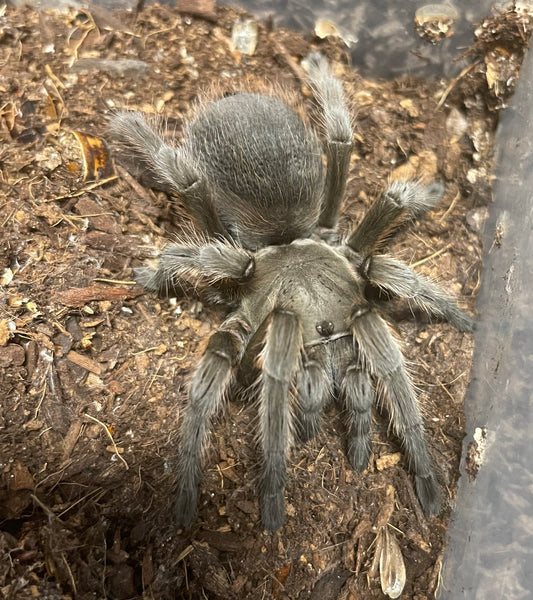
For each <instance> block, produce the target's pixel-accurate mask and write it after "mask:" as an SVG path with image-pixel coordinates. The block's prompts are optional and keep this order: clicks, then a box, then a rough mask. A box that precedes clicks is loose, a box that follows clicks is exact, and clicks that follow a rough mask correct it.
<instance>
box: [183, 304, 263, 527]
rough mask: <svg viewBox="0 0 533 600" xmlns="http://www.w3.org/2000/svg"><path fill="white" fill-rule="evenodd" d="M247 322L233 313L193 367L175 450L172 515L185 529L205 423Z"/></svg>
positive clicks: (224, 386)
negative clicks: (175, 466)
mask: <svg viewBox="0 0 533 600" xmlns="http://www.w3.org/2000/svg"><path fill="white" fill-rule="evenodd" d="M251 333H252V332H251V326H250V324H249V323H248V321H247V320H246V319H245V318H244V317H242V316H240V315H238V314H234V315H233V316H231V317H229V318H228V319H227V320H226V321H224V323H223V324H222V325H221V327H220V328H219V330H218V331H217V332H215V333H214V334H213V335H212V336H211V337H210V339H209V342H208V345H207V349H206V351H205V354H204V355H203V357H202V359H201V360H200V363H199V364H198V367H197V368H196V370H195V372H194V375H193V378H192V382H191V386H190V390H189V402H188V404H187V406H186V407H185V411H184V416H183V421H182V424H181V430H180V433H181V435H180V446H179V451H178V461H177V465H178V472H177V475H178V490H177V497H176V503H175V514H176V520H177V522H178V525H181V526H183V527H185V528H189V527H190V526H191V524H192V522H193V520H194V517H195V515H196V510H197V506H198V497H199V494H200V482H201V479H202V471H201V460H202V454H203V450H204V447H205V445H206V443H207V439H208V435H209V425H210V423H211V420H212V418H213V416H214V415H215V414H216V413H217V412H218V411H219V409H220V406H221V404H222V401H223V399H224V397H225V395H226V392H227V390H228V388H229V385H230V383H231V380H232V376H233V372H234V369H235V367H236V365H237V364H238V363H239V361H240V359H241V358H242V355H243V353H244V349H245V348H246V345H247V343H248V341H249V339H250V336H251Z"/></svg>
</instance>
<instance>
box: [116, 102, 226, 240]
mask: <svg viewBox="0 0 533 600" xmlns="http://www.w3.org/2000/svg"><path fill="white" fill-rule="evenodd" d="M109 129H110V131H111V133H112V134H113V135H114V136H116V138H117V139H118V140H120V144H121V146H122V148H124V149H125V150H127V151H130V152H131V153H132V154H133V155H134V156H135V158H136V160H138V161H140V162H141V163H142V166H144V167H145V168H146V169H148V171H149V172H150V173H151V175H152V176H153V177H154V178H155V180H156V181H158V182H159V183H160V184H162V185H163V186H165V187H166V188H168V190H169V191H170V190H171V191H174V192H176V193H177V194H178V195H179V197H180V199H181V200H182V202H183V203H184V204H185V207H186V209H187V211H188V213H189V214H190V215H191V217H192V218H193V219H194V220H195V221H196V223H197V225H198V227H199V228H200V229H202V230H203V231H205V232H206V233H207V234H208V235H210V236H215V235H221V236H223V237H228V233H227V231H226V230H225V228H224V226H223V225H222V223H221V222H220V219H219V218H218V215H217V212H216V208H215V203H214V199H213V192H212V189H211V186H210V185H209V181H208V180H207V178H206V177H205V175H203V174H202V173H201V172H200V171H199V170H198V169H197V167H196V166H195V163H194V157H192V156H190V155H189V153H188V152H187V151H186V150H185V149H184V148H180V147H173V146H169V145H168V144H165V142H164V141H163V139H162V138H161V136H160V135H159V134H158V132H157V131H156V129H155V128H154V127H152V126H151V125H150V124H149V123H148V122H147V121H146V119H145V118H144V117H143V115H142V114H141V113H135V112H130V113H128V112H123V113H118V114H116V115H114V116H113V118H112V119H111V121H110V122H109Z"/></svg>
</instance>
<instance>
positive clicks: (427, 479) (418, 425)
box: [351, 307, 440, 515]
mask: <svg viewBox="0 0 533 600" xmlns="http://www.w3.org/2000/svg"><path fill="white" fill-rule="evenodd" d="M351 327H352V332H353V335H354V338H355V341H356V342H357V346H358V351H359V355H360V357H361V359H362V364H363V365H364V367H365V368H366V369H367V370H368V371H369V372H370V374H371V375H372V376H373V377H375V378H376V379H377V382H378V386H379V388H378V389H379V390H380V392H382V394H383V400H384V402H385V405H386V407H387V410H388V412H389V415H390V420H391V425H392V429H393V431H394V433H395V434H396V435H397V436H398V438H399V439H400V441H401V443H402V447H403V449H404V453H405V457H406V459H407V464H408V466H409V469H410V470H411V472H412V473H413V474H414V476H415V488H416V493H417V496H418V499H419V501H420V504H421V506H422V508H423V509H424V511H425V513H426V514H428V515H432V514H436V513H437V512H438V511H439V508H440V491H439V485H438V482H437V478H436V477H435V473H434V471H433V461H432V459H431V456H430V454H429V451H428V449H427V446H426V440H425V435H424V423H423V420H422V416H421V414H420V409H419V406H418V399H417V397H416V394H415V391H414V386H413V383H412V381H411V378H410V377H409V375H408V373H407V370H406V368H405V365H404V359H403V355H402V353H401V351H400V348H399V345H398V343H397V342H396V340H395V339H394V337H393V336H392V334H391V332H390V329H389V326H388V325H387V323H386V322H385V321H384V320H383V319H382V317H380V316H379V315H378V314H377V313H376V312H374V311H372V310H361V308H360V307H354V311H353V314H352V318H351Z"/></svg>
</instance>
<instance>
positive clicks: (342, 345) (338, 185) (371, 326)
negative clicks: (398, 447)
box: [111, 54, 472, 531]
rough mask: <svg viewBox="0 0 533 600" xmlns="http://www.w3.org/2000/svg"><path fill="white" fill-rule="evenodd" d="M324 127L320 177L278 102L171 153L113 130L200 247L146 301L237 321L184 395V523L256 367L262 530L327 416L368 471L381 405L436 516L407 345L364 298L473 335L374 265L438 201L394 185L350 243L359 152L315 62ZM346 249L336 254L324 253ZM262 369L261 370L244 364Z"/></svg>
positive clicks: (384, 265)
mask: <svg viewBox="0 0 533 600" xmlns="http://www.w3.org/2000/svg"><path fill="white" fill-rule="evenodd" d="M308 65H309V68H308V74H309V82H310V84H311V87H312V88H313V90H314V91H315V95H316V97H317V98H318V100H319V104H320V105H321V110H322V113H323V120H324V125H325V133H326V141H325V154H326V168H325V173H324V167H323V158H322V146H321V143H320V142H319V140H318V138H317V136H316V134H315V133H314V132H313V131H312V130H311V129H310V128H309V127H308V126H307V125H306V124H304V122H303V121H302V119H301V118H300V117H299V116H298V115H297V114H296V113H295V112H293V110H292V109H291V108H289V107H288V106H287V104H285V103H284V102H282V101H281V100H280V99H278V98H275V97H270V96H266V95H260V94H251V93H239V94H235V95H229V96H226V97H223V98H220V99H218V100H216V101H213V102H211V103H210V104H208V105H207V106H205V107H204V108H203V110H201V111H200V112H199V113H198V114H197V116H196V117H195V118H194V119H193V120H192V121H191V122H189V123H188V125H187V128H186V132H185V140H184V142H183V143H182V145H181V146H179V147H174V146H170V145H167V144H166V143H165V142H164V141H163V139H162V138H161V137H160V135H159V134H158V133H157V132H156V131H155V130H154V129H153V128H152V127H151V126H150V125H149V124H148V123H147V122H146V121H145V119H144V118H143V117H142V116H141V115H139V114H136V113H122V114H118V115H115V116H114V117H113V119H112V121H111V131H112V133H113V134H114V136H115V137H116V138H117V140H118V141H119V143H120V144H121V146H122V147H123V148H124V149H125V150H128V151H130V152H131V153H132V154H133V156H134V157H135V159H136V160H137V166H140V167H141V169H144V170H147V171H148V173H149V175H150V176H151V177H152V178H155V179H156V180H158V182H159V184H160V185H162V186H163V187H165V188H167V189H169V190H172V191H174V192H175V193H177V194H178V195H179V198H180V199H181V201H182V202H183V204H184V205H185V207H186V209H187V210H188V211H189V213H190V214H191V215H192V217H194V219H195V220H196V222H197V224H198V225H199V226H200V227H201V229H202V230H203V232H205V234H206V240H205V241H203V242H202V241H199V240H196V241H195V240H191V239H186V240H183V241H178V242H177V243H172V244H170V245H168V246H167V247H166V249H165V250H164V251H163V253H162V255H161V257H160V259H159V267H158V269H157V270H150V269H146V268H141V269H139V270H137V273H136V278H137V281H139V283H142V284H143V285H144V286H145V287H146V288H147V289H149V290H152V291H165V290H166V289H168V288H169V287H170V288H171V287H177V288H181V289H184V286H185V289H187V286H190V287H191V288H192V287H194V288H196V289H199V290H203V291H204V292H207V294H208V297H209V298H210V299H211V300H212V301H216V302H222V303H225V304H226V305H227V306H228V307H229V308H230V309H231V311H230V313H229V316H228V317H227V318H226V320H225V321H224V322H223V323H222V325H221V326H220V328H219V329H218V331H217V332H216V333H214V334H213V335H212V336H211V338H210V339H209V343H208V345H207V349H206V351H205V353H204V355H203V357H202V358H201V360H200V362H199V364H198V366H197V367H196V370H195V372H194V375H193V377H192V382H191V385H190V392H189V401H188V404H187V406H186V408H185V411H184V416H183V420H182V423H181V431H180V435H181V438H180V445H179V448H178V467H177V468H178V490H177V499H176V505H175V507H176V516H177V520H178V523H179V524H180V525H182V526H185V527H189V526H190V525H191V523H192V522H193V519H194V517H195V514H196V510H197V503H198V497H199V489H200V482H201V460H202V454H203V450H204V448H205V446H206V443H207V440H208V436H209V427H210V422H211V419H212V417H213V416H214V415H215V414H216V413H217V412H218V411H219V409H220V408H221V406H222V404H223V402H224V399H225V397H226V396H227V395H228V391H229V389H230V386H231V384H232V382H233V380H234V379H235V378H236V375H237V373H238V372H239V370H240V371H247V370H249V367H250V365H252V364H254V363H255V366H256V367H258V373H259V374H258V377H257V379H256V384H255V385H254V386H252V389H253V390H254V392H255V394H256V396H257V400H258V413H259V424H258V427H259V444H260V449H261V452H262V459H261V463H260V472H259V496H260V508H261V515H262V521H263V524H264V526H265V527H266V528H267V529H269V530H271V531H276V530H277V529H279V528H280V527H281V525H282V524H283V522H284V518H285V511H284V495H283V492H284V487H285V481H286V464H287V455H288V452H289V449H290V447H291V444H292V441H293V438H294V437H295V436H296V437H298V438H299V439H301V440H307V439H309V438H311V437H313V436H314V435H315V434H316V433H317V430H318V428H319V423H320V417H321V412H322V408H323V406H324V404H325V402H326V401H327V400H328V399H329V398H330V397H331V396H333V395H334V396H336V397H337V398H338V400H339V401H340V403H341V405H342V407H343V410H344V414H345V415H346V429H347V431H346V435H347V454H348V458H349V460H350V463H351V464H352V465H353V467H354V468H355V469H356V470H358V471H361V470H363V469H365V468H366V467H367V465H368V461H369V458H370V454H371V426H372V419H371V413H372V406H373V404H374V402H375V401H376V397H379V398H380V399H381V398H382V399H383V401H384V403H385V406H386V407H387V410H388V413H389V415H390V419H391V424H392V428H393V431H394V433H395V434H396V435H397V436H398V438H399V439H400V441H401V443H402V446H403V451H404V454H405V457H406V459H407V463H408V465H409V467H410V469H411V471H412V472H413V474H414V478H415V484H416V492H417V495H418V498H419V500H420V503H421V505H422V507H423V509H424V510H425V511H426V513H428V514H433V513H435V512H437V511H438V510H439V506H440V494H439V485H438V482H437V479H436V477H435V474H434V470H433V466H432V460H431V457H430V454H429V452H428V450H427V447H426V442H425V438H424V425H423V421H422V418H421V415H420V410H419V407H418V401H417V397H416V394H415V391H414V388H413V383H412V381H411V379H410V377H409V374H408V372H407V370H406V368H405V361H404V358H403V356H402V353H401V351H400V347H399V345H398V342H397V341H396V339H395V337H394V335H393V334H392V333H391V330H390V328H389V325H388V324H387V322H386V321H385V319H384V318H383V316H381V314H380V312H379V310H378V308H377V306H376V305H375V303H373V302H372V301H371V300H370V299H369V298H367V295H365V291H366V288H367V286H371V287H372V288H374V289H375V288H377V289H378V290H381V291H383V292H385V293H386V294H389V295H394V296H398V297H402V298H407V299H409V301H410V302H411V303H412V304H413V305H415V306H416V307H418V308H420V309H422V310H424V311H426V312H427V313H428V314H429V315H433V316H437V317H439V318H441V319H445V320H447V321H449V322H450V323H452V324H453V325H454V326H455V327H457V328H458V329H459V330H461V331H471V329H472V320H471V318H470V317H469V316H468V315H467V314H466V313H465V312H463V311H462V310H461V309H459V308H458V307H457V306H456V305H455V303H454V301H453V300H452V299H451V298H450V297H449V296H448V295H447V294H446V293H444V292H443V290H442V289H441V288H440V287H439V286H438V285H437V284H436V283H434V282H432V281H430V280H429V279H427V278H425V277H423V276H421V275H417V274H416V273H414V272H413V271H412V270H411V269H410V268H409V267H408V266H406V265H405V264H403V263H402V262H400V261H398V260H396V259H394V258H392V257H390V256H387V255H384V254H376V251H379V250H380V249H381V248H382V246H383V243H384V241H385V240H386V239H387V238H389V237H390V235H391V234H392V233H393V232H394V231H395V230H396V229H397V228H398V227H399V226H400V225H402V224H404V223H406V222H407V221H409V220H411V219H413V218H416V217H418V216H420V215H422V214H423V213H425V212H426V211H428V210H429V209H430V208H432V207H433V205H434V204H435V203H436V202H437V201H438V200H439V199H440V197H441V196H442V193H443V187H442V186H441V185H440V184H437V183H434V184H431V185H423V184H422V183H420V182H413V181H406V182H393V183H392V184H391V185H390V186H389V188H388V189H387V190H386V191H385V192H384V193H383V194H382V195H381V196H380V197H379V198H378V199H377V200H376V201H375V203H374V204H373V206H372V207H371V209H370V210H369V212H368V213H367V215H366V216H365V218H364V219H363V221H362V222H361V223H360V225H359V226H358V227H357V228H356V229H355V230H354V231H353V232H352V233H351V234H350V235H348V237H347V238H346V239H345V240H344V241H343V242H340V241H338V236H335V235H334V229H335V226H336V221H337V215H338V210H339V205H340V202H341V200H342V197H343V194H344V189H345V184H346V178H347V173H348V167H349V161H350V153H351V148H352V128H351V123H350V117H349V115H348V112H347V110H346V108H345V104H344V99H343V90H342V85H341V83H340V82H339V81H338V80H337V79H336V78H335V77H334V76H333V75H332V73H331V72H330V70H329V67H328V64H327V61H326V60H325V58H323V57H322V56H321V55H319V54H312V55H310V56H309V57H308ZM326 239H330V240H331V239H333V240H337V241H334V242H332V243H331V244H328V243H327V242H326V241H325V240H326ZM250 354H256V355H257V356H256V357H255V361H250V360H248V361H247V360H245V359H247V358H249V355H250Z"/></svg>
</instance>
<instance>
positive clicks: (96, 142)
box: [74, 131, 115, 181]
mask: <svg viewBox="0 0 533 600" xmlns="http://www.w3.org/2000/svg"><path fill="white" fill-rule="evenodd" d="M74 135H75V136H76V139H77V140H78V142H79V144H80V147H81V150H82V156H83V178H84V180H85V181H87V180H89V181H100V180H101V179H107V178H108V177H112V176H113V175H114V174H115V169H114V167H113V162H112V160H111V157H110V155H109V150H108V149H107V146H106V144H105V142H104V140H102V139H101V138H97V137H93V136H91V135H87V134H85V133H81V132H80V131H74Z"/></svg>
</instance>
